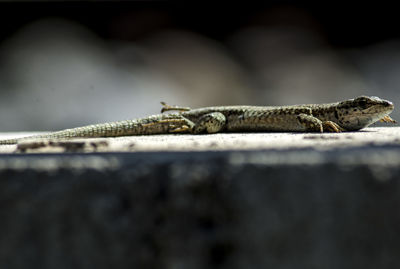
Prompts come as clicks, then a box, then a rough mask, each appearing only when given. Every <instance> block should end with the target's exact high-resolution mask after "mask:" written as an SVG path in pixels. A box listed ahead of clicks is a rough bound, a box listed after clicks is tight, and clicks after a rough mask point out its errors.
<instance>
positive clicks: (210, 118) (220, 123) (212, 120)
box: [193, 112, 226, 134]
mask: <svg viewBox="0 0 400 269" xmlns="http://www.w3.org/2000/svg"><path fill="white" fill-rule="evenodd" d="M225 124H226V118H225V116H224V114H222V113H220V112H213V113H208V114H205V115H203V116H201V117H200V118H199V119H198V120H197V121H196V124H195V126H194V128H193V133H195V134H199V133H204V132H206V133H209V134H213V133H218V132H219V131H221V130H222V129H223V128H224V127H225Z"/></svg>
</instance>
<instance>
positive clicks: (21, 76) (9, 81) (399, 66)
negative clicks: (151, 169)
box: [0, 1, 400, 131]
mask: <svg viewBox="0 0 400 269" xmlns="http://www.w3.org/2000/svg"><path fill="white" fill-rule="evenodd" d="M398 20H399V19H398V14H397V9H396V8H395V7H394V6H386V5H384V4H379V2H375V3H373V4H366V3H363V4H359V3H353V4H352V3H346V4H338V3H335V4H334V3H333V1H332V3H330V2H321V3H313V2H299V1H265V2H264V3H256V2H254V3H250V2H243V3H231V2H218V4H217V3H216V2H211V1H210V2H202V3H200V2H193V1H186V2H153V1H141V2H128V1H123V2H117V1H110V2H103V1H101V2H98V1H89V2H76V1H71V2H70V1H63V2H34V1H32V2H0V131H26V130H29V131H36V130H56V129H62V128H69V127H76V126H78V125H84V124H90V123H96V122H104V121H113V120H123V119H130V118H136V117H141V116H146V115H148V114H156V113H158V112H159V110H160V104H159V102H160V101H166V102H167V103H170V104H176V105H183V106H192V107H198V106H210V105H228V104H253V105H279V104H296V103H314V102H333V101H339V100H343V99H347V98H353V97H356V96H358V95H362V94H364V95H376V96H379V97H381V98H385V99H390V100H392V101H393V102H394V103H395V104H397V103H398V100H399V94H398V93H397V85H398V84H399V83H398V82H400V42H399V37H400V30H399V24H398ZM393 117H394V118H397V119H400V117H399V113H397V112H396V111H395V113H394V114H393Z"/></svg>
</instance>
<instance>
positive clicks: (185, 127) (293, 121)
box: [0, 96, 395, 145]
mask: <svg viewBox="0 0 400 269" xmlns="http://www.w3.org/2000/svg"><path fill="white" fill-rule="evenodd" d="M162 104H163V109H162V110H161V112H165V111H171V110H172V111H179V112H178V113H172V114H159V115H154V116H149V117H147V118H142V119H135V120H126V121H118V122H111V123H102V124H96V125H88V126H84V127H78V128H73V129H66V130H62V131H58V132H53V133H49V134H44V135H36V136H30V137H24V138H18V139H8V140H0V144H3V145H4V144H16V143H19V142H23V141H27V140H32V139H69V138H78V137H80V138H90V137H116V136H130V135H153V134H168V133H192V134H200V133H217V132H257V131H267V132H268V131H282V132H341V131H357V130H360V129H362V128H365V127H367V126H369V125H371V124H373V123H374V122H377V121H379V120H381V121H384V122H392V123H395V121H394V120H392V119H391V118H390V117H389V116H388V115H389V114H390V113H391V112H392V111H393V109H394V105H393V103H391V102H389V101H386V100H383V99H380V98H378V97H368V96H360V97H357V98H355V99H349V100H346V101H342V102H337V103H330V104H309V105H292V106H217V107H205V108H198V109H190V108H186V107H177V106H168V105H166V104H165V103H162Z"/></svg>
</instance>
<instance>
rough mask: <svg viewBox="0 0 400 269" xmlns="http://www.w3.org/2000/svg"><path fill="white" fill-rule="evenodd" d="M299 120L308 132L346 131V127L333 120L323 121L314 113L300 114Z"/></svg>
mask: <svg viewBox="0 0 400 269" xmlns="http://www.w3.org/2000/svg"><path fill="white" fill-rule="evenodd" d="M297 120H298V121H299V123H300V124H301V125H303V127H304V128H305V131H307V132H321V133H322V132H329V133H340V132H342V131H345V129H343V128H342V127H340V126H339V125H338V124H337V123H335V122H333V121H321V120H320V119H318V118H316V117H314V116H312V115H307V114H299V115H298V116H297Z"/></svg>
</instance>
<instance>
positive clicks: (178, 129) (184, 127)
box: [169, 125, 192, 133]
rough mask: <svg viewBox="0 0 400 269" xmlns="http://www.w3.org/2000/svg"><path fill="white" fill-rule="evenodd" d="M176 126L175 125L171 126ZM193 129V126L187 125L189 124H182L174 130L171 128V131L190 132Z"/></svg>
mask: <svg viewBox="0 0 400 269" xmlns="http://www.w3.org/2000/svg"><path fill="white" fill-rule="evenodd" d="M171 127H175V126H171ZM191 131H192V128H191V127H189V126H187V125H182V126H180V127H176V128H174V129H172V130H169V132H170V133H190V132H191Z"/></svg>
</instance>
